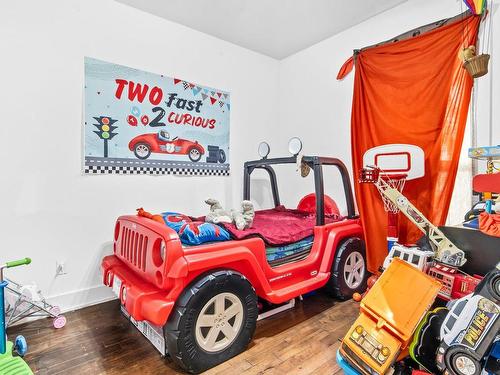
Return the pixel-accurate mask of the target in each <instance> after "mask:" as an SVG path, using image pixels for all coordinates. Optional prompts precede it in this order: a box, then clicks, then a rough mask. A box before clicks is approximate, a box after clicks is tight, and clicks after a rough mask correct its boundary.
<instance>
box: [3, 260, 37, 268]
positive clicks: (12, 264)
mask: <svg viewBox="0 0 500 375" xmlns="http://www.w3.org/2000/svg"><path fill="white" fill-rule="evenodd" d="M30 263H31V258H24V259H19V260H13V261H11V262H7V263H5V266H6V267H7V268H12V267H19V266H24V265H28V264H30Z"/></svg>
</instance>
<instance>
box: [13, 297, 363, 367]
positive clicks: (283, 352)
mask: <svg viewBox="0 0 500 375" xmlns="http://www.w3.org/2000/svg"><path fill="white" fill-rule="evenodd" d="M357 311H358V306H357V304H356V303H354V302H352V301H349V302H338V301H334V300H332V299H331V298H329V297H328V296H326V295H324V294H322V293H317V294H315V295H313V296H309V297H307V298H305V299H304V301H302V302H299V303H298V304H297V305H296V306H295V308H294V309H293V310H289V311H286V312H283V313H281V314H279V315H276V316H274V317H271V318H269V319H266V320H264V321H261V322H258V323H257V331H256V334H255V337H254V340H253V342H252V343H251V344H250V347H249V348H248V350H247V351H246V352H244V353H242V354H240V355H239V356H237V357H235V358H233V359H231V360H230V361H228V362H225V363H223V364H221V365H219V366H218V367H215V368H213V369H211V370H209V371H208V372H206V373H205V374H211V375H215V374H217V375H222V374H238V375H239V374H335V373H339V374H341V373H342V371H341V370H340V369H339V367H338V366H337V365H336V363H335V353H336V351H337V348H338V346H339V341H338V340H339V339H340V338H341V337H342V336H343V335H344V334H345V332H346V331H347V329H348V327H349V326H350V325H351V324H352V322H353V321H354V319H355V317H356V316H357ZM66 317H67V318H68V323H67V325H66V327H64V328H63V329H61V330H55V329H54V328H52V325H51V321H50V320H49V319H43V320H39V321H35V322H32V323H29V324H25V325H20V326H16V327H12V329H9V332H8V333H9V335H10V337H11V338H13V337H14V336H15V335H16V334H23V335H24V336H25V337H26V339H27V341H28V345H29V353H28V354H27V355H26V357H25V359H26V361H27V362H28V364H29V365H30V366H31V368H32V369H33V370H34V372H35V373H36V374H50V375H57V374H65V375H68V374H71V375H73V374H75V375H85V374H91V375H97V374H120V375H125V374H134V375H137V374H139V375H147V374H155V375H160V374H178V373H180V372H179V371H180V370H179V369H178V368H177V367H176V366H175V365H174V364H173V363H172V362H171V361H170V360H169V359H168V358H167V359H163V358H161V357H160V354H159V353H158V352H157V351H156V349H155V348H154V347H153V346H152V345H151V344H150V343H149V342H148V341H147V340H146V339H145V338H144V337H143V336H142V334H141V333H140V332H138V331H137V330H136V329H135V327H133V326H132V325H131V324H130V323H129V322H128V321H127V320H126V319H125V317H123V316H122V315H121V313H120V312H119V305H118V302H117V301H113V302H108V303H105V304H101V305H97V306H92V307H88V308H86V309H83V310H79V311H76V312H73V313H69V314H67V315H66Z"/></svg>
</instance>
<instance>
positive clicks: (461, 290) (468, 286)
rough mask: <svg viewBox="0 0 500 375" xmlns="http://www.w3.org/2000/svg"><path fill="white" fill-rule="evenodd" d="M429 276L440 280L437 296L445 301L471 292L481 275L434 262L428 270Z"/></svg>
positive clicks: (479, 280)
mask: <svg viewBox="0 0 500 375" xmlns="http://www.w3.org/2000/svg"><path fill="white" fill-rule="evenodd" d="M428 273H429V276H431V277H433V278H435V279H436V280H439V281H441V283H442V287H441V290H440V291H439V297H440V298H441V299H443V300H445V301H450V300H453V299H459V298H462V297H464V296H466V295H468V294H471V293H472V292H474V290H475V289H476V287H477V285H478V284H479V283H480V282H481V280H482V277H481V276H478V275H474V276H470V275H467V274H464V273H462V272H460V271H458V269H456V268H454V267H449V266H446V265H443V264H436V265H435V266H433V267H431V269H430V270H429V272H428Z"/></svg>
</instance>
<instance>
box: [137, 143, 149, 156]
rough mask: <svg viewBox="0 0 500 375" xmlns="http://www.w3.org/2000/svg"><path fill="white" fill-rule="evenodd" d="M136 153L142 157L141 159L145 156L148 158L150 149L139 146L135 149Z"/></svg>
mask: <svg viewBox="0 0 500 375" xmlns="http://www.w3.org/2000/svg"><path fill="white" fill-rule="evenodd" d="M135 152H136V153H137V155H139V156H141V157H144V156H147V155H148V153H149V148H148V146H146V145H138V146H137V147H136V148H135Z"/></svg>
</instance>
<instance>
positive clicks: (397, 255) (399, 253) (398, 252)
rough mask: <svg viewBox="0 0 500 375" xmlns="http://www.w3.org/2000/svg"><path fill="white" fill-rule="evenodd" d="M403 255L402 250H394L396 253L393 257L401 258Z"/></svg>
mask: <svg viewBox="0 0 500 375" xmlns="http://www.w3.org/2000/svg"><path fill="white" fill-rule="evenodd" d="M400 256H401V251H399V250H394V255H393V256H392V257H393V258H399V257H400Z"/></svg>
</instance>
